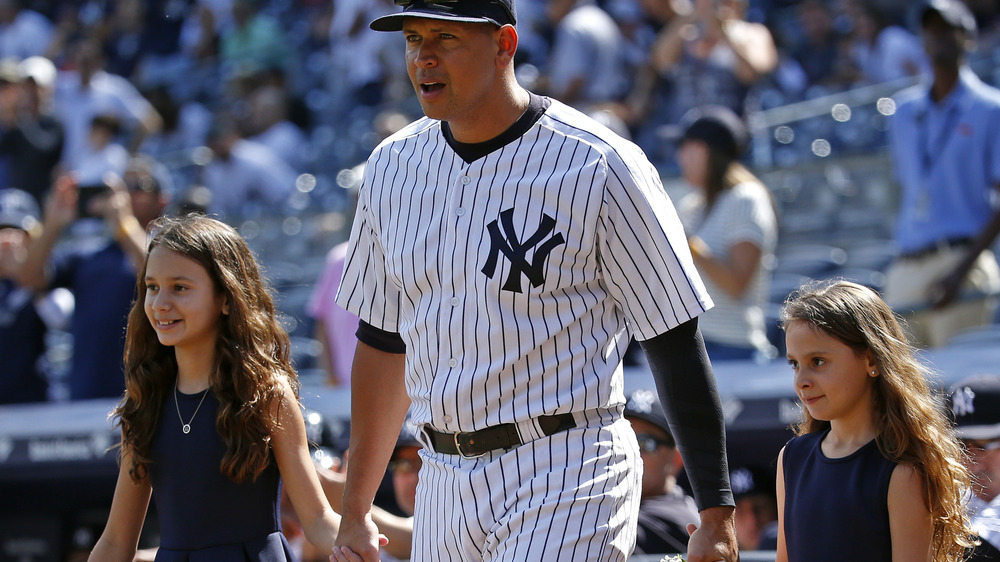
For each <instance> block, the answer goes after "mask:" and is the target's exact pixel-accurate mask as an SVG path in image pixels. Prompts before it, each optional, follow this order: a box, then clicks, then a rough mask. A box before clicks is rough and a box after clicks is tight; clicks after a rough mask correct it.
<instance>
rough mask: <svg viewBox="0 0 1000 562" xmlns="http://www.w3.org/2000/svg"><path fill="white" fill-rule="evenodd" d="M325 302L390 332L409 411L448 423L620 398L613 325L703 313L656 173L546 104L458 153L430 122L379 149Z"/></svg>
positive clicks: (458, 427) (608, 136)
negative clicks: (473, 156)
mask: <svg viewBox="0 0 1000 562" xmlns="http://www.w3.org/2000/svg"><path fill="white" fill-rule="evenodd" d="M337 302H338V303H339V304H340V305H342V306H343V307H344V308H346V309H348V310H350V311H351V312H353V313H355V314H357V315H358V316H359V317H360V318H361V319H362V320H364V321H366V322H368V323H369V324H371V325H373V326H375V327H377V328H381V329H383V330H387V331H391V332H398V333H399V334H400V335H401V337H402V339H403V341H404V343H405V344H406V388H407V391H408V393H409V395H410V398H411V400H412V406H411V410H410V413H411V416H412V421H413V422H414V423H417V424H423V423H429V424H431V426H433V427H435V428H436V429H438V430H440V431H447V432H456V431H473V430H477V429H482V428H483V427H487V426H490V425H495V424H498V423H504V422H517V421H523V420H526V419H528V418H532V417H537V416H539V415H544V414H557V413H565V412H573V411H579V410H588V409H594V408H612V409H614V408H618V407H620V406H621V405H622V404H624V402H625V398H624V395H623V389H622V386H623V380H622V372H621V357H622V354H623V353H624V351H625V348H626V346H627V344H628V340H629V335H630V334H634V335H635V336H636V337H637V338H638V339H640V340H643V339H648V338H651V337H653V336H656V335H658V334H661V333H663V332H665V331H667V330H668V329H670V328H673V327H674V326H677V325H678V324H680V323H682V322H685V321H687V320H690V319H691V318H693V317H695V316H697V315H698V314H701V313H702V312H703V311H705V310H707V309H708V308H709V307H711V305H712V302H711V299H710V298H709V296H708V293H707V292H706V291H705V288H704V286H703V284H702V282H701V279H700V278H699V277H698V274H697V273H696V271H695V268H694V265H693V263H692V261H691V256H690V253H689V251H688V247H687V240H686V237H685V235H684V232H683V229H682V227H681V225H680V221H679V220H678V218H677V215H676V212H675V210H674V207H673V205H672V203H671V202H670V199H669V198H668V197H667V195H666V192H665V191H664V190H663V186H662V185H661V183H660V179H659V175H658V174H657V172H656V169H655V168H654V167H653V166H652V164H650V163H649V161H648V160H647V159H646V157H645V155H644V154H643V153H642V151H641V150H640V149H639V148H638V147H637V146H635V145H634V144H632V143H630V142H628V141H626V140H624V139H622V138H621V137H619V136H617V135H615V134H614V133H613V132H611V131H610V130H609V129H607V128H606V127H604V126H602V125H600V124H598V123H596V122H595V121H594V120H592V119H590V118H589V117H587V116H585V115H583V114H582V113H580V112H578V111H576V110H574V109H571V108H569V107H567V106H566V105H563V104H562V103H560V102H558V101H555V100H551V103H550V105H549V107H548V108H547V109H546V110H545V112H544V115H542V117H541V118H540V119H539V120H538V121H537V122H535V123H534V125H533V126H531V127H530V128H529V129H528V130H527V131H526V132H525V133H524V134H523V135H521V136H520V137H517V138H516V139H515V140H513V141H512V142H510V143H508V144H506V145H504V146H502V147H501V148H498V149H496V150H494V151H493V152H491V153H489V154H487V155H486V156H484V157H482V158H479V159H477V160H475V161H473V162H471V163H469V162H465V161H464V160H463V159H462V158H461V157H459V156H458V154H456V153H455V151H454V150H453V149H452V147H451V146H450V145H449V144H448V142H447V141H446V139H445V136H444V134H443V132H442V126H441V122H440V121H437V120H432V119H427V118H423V119H420V120H418V121H416V122H414V123H412V124H410V125H409V126H407V127H406V128H404V129H402V130H400V131H399V132H397V133H396V134H395V135H393V136H392V137H390V138H388V139H386V140H385V141H384V142H383V143H382V144H380V145H379V146H378V147H377V148H376V149H375V150H374V151H373V153H372V155H371V156H370V157H369V159H368V162H367V164H366V166H365V175H364V182H363V185H362V187H361V191H360V197H359V203H358V211H357V216H356V217H355V221H354V225H353V227H352V233H351V243H350V250H349V254H348V257H347V264H346V267H345V271H344V279H343V282H342V284H341V289H340V292H339V293H338V296H337Z"/></svg>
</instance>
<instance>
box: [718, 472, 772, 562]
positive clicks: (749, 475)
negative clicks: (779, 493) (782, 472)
mask: <svg viewBox="0 0 1000 562" xmlns="http://www.w3.org/2000/svg"><path fill="white" fill-rule="evenodd" d="M729 481H730V483H732V485H733V497H734V498H736V540H738V541H739V543H740V550H741V551H745V550H776V549H777V548H778V499H777V497H776V495H775V482H774V469H773V468H772V469H771V470H763V469H760V468H757V467H749V466H741V467H738V468H735V469H733V471H732V472H730V473H729Z"/></svg>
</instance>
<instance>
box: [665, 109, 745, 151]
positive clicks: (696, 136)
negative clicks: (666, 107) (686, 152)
mask: <svg viewBox="0 0 1000 562" xmlns="http://www.w3.org/2000/svg"><path fill="white" fill-rule="evenodd" d="M681 123H682V124H684V125H686V126H685V128H684V134H682V135H681V142H684V141H686V140H700V141H702V142H704V143H705V144H707V145H709V146H711V147H715V148H716V149H718V150H721V151H722V152H723V153H724V154H726V155H727V156H729V157H730V158H733V159H736V158H738V157H739V156H740V155H741V154H742V153H743V150H744V149H745V148H746V145H747V142H748V141H749V135H748V133H747V128H746V125H744V124H743V119H742V118H740V116H739V115H736V113H735V112H734V111H733V110H731V109H729V108H728V107H724V106H721V105H706V106H702V107H696V108H694V109H691V110H690V111H688V112H687V113H686V114H685V115H684V117H683V118H681Z"/></svg>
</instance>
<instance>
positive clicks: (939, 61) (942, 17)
mask: <svg viewBox="0 0 1000 562" xmlns="http://www.w3.org/2000/svg"><path fill="white" fill-rule="evenodd" d="M919 14H920V16H921V17H920V22H921V26H922V31H923V38H924V47H925V49H926V51H927V55H928V58H929V59H930V63H931V66H932V69H933V82H932V83H931V84H930V86H929V87H928V86H927V85H918V86H914V87H912V88H910V89H907V90H905V91H903V92H900V93H899V94H898V95H897V96H896V97H895V99H896V102H897V110H896V113H895V115H894V116H893V117H892V119H891V121H890V128H889V142H890V149H891V154H892V157H893V163H894V168H895V175H896V179H897V180H898V181H899V184H900V189H901V193H902V196H901V198H900V207H899V214H898V217H897V219H896V226H895V234H894V235H895V240H896V244H897V246H898V247H899V258H898V259H896V260H895V261H894V262H893V263H892V264H891V265H890V267H889V269H888V271H887V272H886V284H885V297H886V301H887V302H888V303H889V304H890V306H892V307H893V308H894V309H895V310H896V311H897V312H900V313H902V314H904V315H906V316H907V318H908V320H909V322H908V328H909V331H910V336H911V337H912V338H913V341H914V343H915V344H916V345H919V346H929V347H937V346H942V345H945V344H946V343H947V342H948V340H949V338H951V336H953V335H954V334H956V333H958V332H959V331H961V330H964V329H967V328H970V327H974V326H979V325H982V324H986V323H989V322H990V321H991V319H992V318H993V311H994V310H995V307H996V297H995V295H996V294H997V293H998V292H1000V267H998V266H997V261H996V258H995V257H994V255H993V253H992V252H990V251H989V250H988V248H989V247H990V246H991V245H992V244H993V241H994V239H995V238H996V236H997V234H998V232H1000V208H998V207H997V206H996V205H995V204H994V203H993V201H994V199H995V197H996V196H997V195H998V193H997V189H998V185H1000V142H997V136H996V131H997V130H1000V91H997V90H996V89H995V88H993V87H991V86H988V85H986V84H984V83H983V82H982V81H980V80H979V78H978V77H977V76H976V75H975V74H974V73H973V71H972V69H970V68H969V67H968V66H967V65H966V64H965V54H966V51H967V49H968V48H969V47H970V43H971V41H972V39H973V38H974V37H975V33H976V24H975V20H974V19H973V17H972V14H971V13H970V12H969V10H968V8H966V7H965V5H964V4H962V2H961V1H960V0H929V1H927V2H925V3H924V4H923V5H922V7H921V9H920V11H919Z"/></svg>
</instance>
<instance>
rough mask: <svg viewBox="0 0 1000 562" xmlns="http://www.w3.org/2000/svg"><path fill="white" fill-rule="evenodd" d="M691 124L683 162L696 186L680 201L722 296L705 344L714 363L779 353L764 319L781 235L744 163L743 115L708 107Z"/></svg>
mask: <svg viewBox="0 0 1000 562" xmlns="http://www.w3.org/2000/svg"><path fill="white" fill-rule="evenodd" d="M684 122H685V123H687V126H686V128H685V130H684V134H683V136H682V137H681V141H680V148H679V149H678V151H677V161H678V163H679V164H680V167H681V171H682V175H683V177H684V179H685V180H686V181H687V182H688V183H689V184H691V185H692V186H693V187H694V188H695V191H694V193H692V194H691V195H689V196H687V197H685V198H684V199H682V200H681V201H680V203H679V204H678V213H679V214H680V216H681V220H682V222H683V223H684V230H685V232H687V233H688V242H689V244H690V247H691V255H692V257H693V258H694V263H695V265H696V266H697V267H698V271H699V272H700V273H701V274H702V280H703V281H704V282H705V286H706V287H707V288H708V291H709V294H710V295H712V300H714V301H715V307H714V308H713V309H712V310H710V311H708V312H706V313H705V315H704V316H703V317H702V319H701V320H700V323H699V325H700V327H701V330H702V334H704V338H705V349H706V350H707V351H708V356H709V357H710V358H711V359H712V360H713V361H722V360H729V359H753V358H758V359H760V358H770V357H773V356H774V353H775V352H774V350H773V348H772V346H771V344H770V343H769V341H768V339H767V330H766V327H765V325H764V312H765V310H766V306H767V296H768V279H769V271H768V269H767V268H766V267H765V266H764V262H765V259H764V258H765V257H766V256H769V255H772V254H773V253H774V249H775V246H776V245H777V238H778V225H777V218H776V213H775V206H774V202H773V200H772V197H771V194H770V192H769V191H768V189H767V187H766V186H764V184H763V183H761V181H760V180H759V179H757V178H756V177H755V176H754V175H753V173H751V172H750V171H749V170H748V169H747V168H746V167H745V166H744V165H743V164H742V163H741V162H740V161H739V158H740V156H741V154H742V153H743V150H744V148H745V146H746V142H747V132H746V128H745V126H744V125H743V122H742V120H741V119H740V118H739V116H737V115H736V114H735V113H733V112H732V111H730V110H729V109H727V108H725V107H721V106H705V107H702V108H696V109H694V110H692V111H691V112H690V113H689V115H688V116H686V118H685V120H684Z"/></svg>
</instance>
